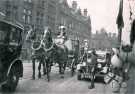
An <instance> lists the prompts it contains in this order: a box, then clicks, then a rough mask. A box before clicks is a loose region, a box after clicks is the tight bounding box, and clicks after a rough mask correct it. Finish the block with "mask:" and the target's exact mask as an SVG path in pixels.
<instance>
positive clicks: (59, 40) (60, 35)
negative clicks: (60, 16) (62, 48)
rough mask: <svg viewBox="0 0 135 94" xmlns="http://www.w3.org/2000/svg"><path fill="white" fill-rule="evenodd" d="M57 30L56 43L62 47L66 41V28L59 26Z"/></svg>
mask: <svg viewBox="0 0 135 94" xmlns="http://www.w3.org/2000/svg"><path fill="white" fill-rule="evenodd" d="M59 30H60V31H59V32H58V36H57V40H56V43H57V44H58V45H63V44H64V43H65V41H66V40H67V35H66V27H65V26H60V27H59Z"/></svg>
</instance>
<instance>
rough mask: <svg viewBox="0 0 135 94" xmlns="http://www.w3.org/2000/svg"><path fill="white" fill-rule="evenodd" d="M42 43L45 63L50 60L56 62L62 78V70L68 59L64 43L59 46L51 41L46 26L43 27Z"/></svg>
mask: <svg viewBox="0 0 135 94" xmlns="http://www.w3.org/2000/svg"><path fill="white" fill-rule="evenodd" d="M43 45H44V49H45V51H46V55H47V56H46V63H47V65H48V64H50V63H52V62H55V63H58V65H59V73H60V75H61V78H64V72H65V68H66V64H67V61H68V49H67V48H66V47H65V46H64V45H63V46H62V47H60V46H58V45H56V44H55V43H54V42H53V39H52V32H51V29H50V28H48V27H47V28H45V36H44V42H43ZM48 66H49V65H48Z"/></svg>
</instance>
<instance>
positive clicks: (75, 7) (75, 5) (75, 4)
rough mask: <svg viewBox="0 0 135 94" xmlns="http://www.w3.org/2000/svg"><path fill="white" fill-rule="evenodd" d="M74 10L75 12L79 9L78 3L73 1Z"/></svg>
mask: <svg viewBox="0 0 135 94" xmlns="http://www.w3.org/2000/svg"><path fill="white" fill-rule="evenodd" d="M72 8H73V9H74V10H76V9H77V2H76V1H73V2H72Z"/></svg>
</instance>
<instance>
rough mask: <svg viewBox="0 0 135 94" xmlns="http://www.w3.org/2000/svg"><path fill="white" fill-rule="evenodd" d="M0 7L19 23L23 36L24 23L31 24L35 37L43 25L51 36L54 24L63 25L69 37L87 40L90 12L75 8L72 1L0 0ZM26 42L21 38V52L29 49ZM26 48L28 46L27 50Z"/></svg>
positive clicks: (25, 24)
mask: <svg viewBox="0 0 135 94" xmlns="http://www.w3.org/2000/svg"><path fill="white" fill-rule="evenodd" d="M0 11H1V12H3V13H5V14H6V16H7V17H6V18H7V19H8V20H12V21H18V22H20V23H21V24H23V25H24V27H25V34H24V35H25V36H26V34H27V32H26V31H27V30H28V27H29V26H33V27H34V28H35V31H36V35H37V38H39V39H40V38H41V35H42V34H43V29H44V26H49V27H51V29H52V31H53V35H54V37H55V36H56V34H57V32H58V27H59V26H60V25H66V27H67V34H68V35H69V37H70V38H72V39H77V38H78V39H80V40H81V41H82V40H84V39H88V40H90V36H91V19H90V16H89V15H88V14H87V9H84V10H83V12H82V11H81V9H80V8H78V5H77V2H76V1H73V2H72V6H69V5H68V3H67V0H0ZM25 36H24V37H25ZM30 45H31V44H30V43H29V42H26V41H24V47H23V52H24V53H25V52H26V53H30V49H31V48H30ZM27 48H29V49H28V50H27ZM24 56H27V55H24Z"/></svg>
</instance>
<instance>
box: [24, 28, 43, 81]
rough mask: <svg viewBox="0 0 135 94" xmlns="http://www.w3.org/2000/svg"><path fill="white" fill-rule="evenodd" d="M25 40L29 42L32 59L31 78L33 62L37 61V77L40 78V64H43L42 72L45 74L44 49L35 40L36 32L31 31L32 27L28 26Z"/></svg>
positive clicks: (33, 68)
mask: <svg viewBox="0 0 135 94" xmlns="http://www.w3.org/2000/svg"><path fill="white" fill-rule="evenodd" d="M26 41H29V42H30V43H31V49H32V54H31V59H32V70H33V74H32V79H33V80H34V79H35V62H36V61H39V65H38V78H41V71H40V70H41V65H43V74H44V75H45V74H46V68H45V67H46V66H45V60H44V58H45V51H44V49H43V47H38V46H39V45H40V41H37V40H36V32H35V31H33V29H32V27H30V30H29V31H28V34H27V35H26Z"/></svg>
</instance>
